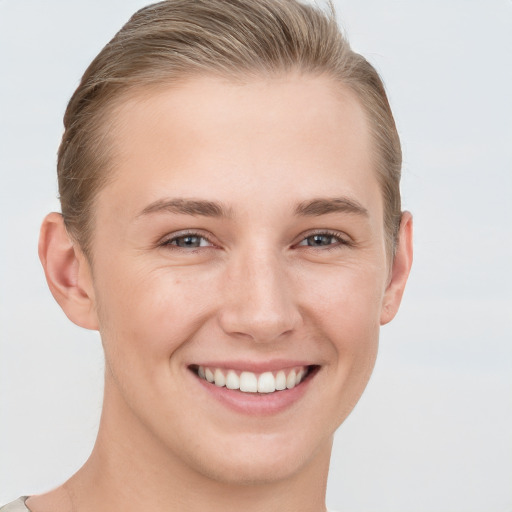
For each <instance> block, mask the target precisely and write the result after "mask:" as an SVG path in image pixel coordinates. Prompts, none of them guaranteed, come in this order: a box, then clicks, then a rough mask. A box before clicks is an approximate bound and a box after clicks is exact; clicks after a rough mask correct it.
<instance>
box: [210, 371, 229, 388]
mask: <svg viewBox="0 0 512 512" xmlns="http://www.w3.org/2000/svg"><path fill="white" fill-rule="evenodd" d="M213 375H214V377H215V385H216V386H219V388H221V387H223V386H225V385H226V378H225V377H224V374H223V373H222V371H221V370H219V369H218V368H217V369H216V370H215V373H214V374H213Z"/></svg>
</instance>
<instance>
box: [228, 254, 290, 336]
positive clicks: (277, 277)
mask: <svg viewBox="0 0 512 512" xmlns="http://www.w3.org/2000/svg"><path fill="white" fill-rule="evenodd" d="M226 282H227V283H229V284H228V286H229V288H230V289H229V291H227V292H228V293H226V296H228V297H229V299H228V300H227V301H226V302H225V303H224V304H223V306H222V311H221V324H222V327H223V329H224V330H225V331H226V332H227V333H229V334H238V335H246V336H249V337H250V338H252V339H253V340H254V341H258V342H266V341H274V340H276V339H277V338H279V337H280V336H281V335H283V334H286V333H289V332H291V331H292V330H293V329H294V328H296V326H297V324H298V322H299V321H300V314H299V311H298V309H297V306H296V304H295V303H294V296H293V292H292V289H291V285H292V283H290V279H289V276H288V272H286V262H285V261H284V259H283V258H282V257H280V255H278V254H276V253H275V252H273V251H271V250H268V249H263V248H260V250H255V251H247V252H244V253H243V254H242V253H241V254H240V255H239V256H238V257H237V258H236V260H235V261H232V262H231V265H230V269H229V278H228V279H227V280H226Z"/></svg>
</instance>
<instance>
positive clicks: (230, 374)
mask: <svg viewBox="0 0 512 512" xmlns="http://www.w3.org/2000/svg"><path fill="white" fill-rule="evenodd" d="M189 369H190V370H191V371H192V372H193V373H194V374H195V375H196V376H197V377H198V378H199V379H201V380H202V381H205V383H209V384H212V385H214V386H216V387H217V388H227V389H228V390H232V391H238V392H241V393H246V394H251V395H265V396H268V395H271V394H278V393H279V394H280V393H281V392H283V391H289V390H292V389H294V388H296V387H297V386H299V385H300V384H302V383H303V382H305V381H306V380H308V379H310V378H312V376H313V375H314V374H315V373H316V371H318V369H319V366H317V365H306V366H294V367H290V368H283V369H280V370H274V371H264V372H261V373H256V372H252V371H249V370H238V369H229V368H219V367H213V366H202V365H190V366H189Z"/></svg>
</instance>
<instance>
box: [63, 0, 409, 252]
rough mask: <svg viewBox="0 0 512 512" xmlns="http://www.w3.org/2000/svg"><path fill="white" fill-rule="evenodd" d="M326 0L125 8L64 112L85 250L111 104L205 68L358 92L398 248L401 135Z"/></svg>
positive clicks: (70, 179)
mask: <svg viewBox="0 0 512 512" xmlns="http://www.w3.org/2000/svg"><path fill="white" fill-rule="evenodd" d="M330 5H331V8H330V10H329V11H328V12H324V11H322V10H321V9H319V8H317V7H314V6H312V5H310V4H306V3H301V2H299V1H297V0H165V1H163V2H160V3H156V4H153V5H149V6H147V7H145V8H143V9H141V10H139V11H138V12H136V13H135V14H134V15H133V16H132V17H131V19H130V20H129V21H128V22H127V23H126V25H124V26H123V27H122V29H121V30H120V31H119V32H118V33H117V34H116V35H115V36H114V38H113V39H112V40H111V41H110V42H109V43H108V44H107V45H106V46H105V47H104V48H103V49H102V50H101V52H100V53H99V54H98V56H97V57H96V58H95V59H94V60H93V61H92V63H91V64H90V66H89V67H88V68H87V70H86V71H85V73H84V75H83V77H82V79H81V82H80V84H79V86H78V88H77V89H76V91H75V92H74V94H73V96H72V97H71V100H70V101H69V104H68V107H67V109H66V113H65V116H64V128H65V131H64V134H63V137H62V142H61V145H60V148H59V152H58V164H57V172H58V182H59V194H60V200H61V206H62V215H63V217H64V221H65V224H66V227H67V229H68V231H69V233H70V235H71V236H72V237H73V238H74V239H75V240H76V241H77V243H78V244H79V245H80V246H81V248H82V250H83V251H84V253H85V254H86V255H87V256H89V257H91V254H90V244H91V233H92V231H93V228H94V204H95V198H96V197H97V194H98V192H99V191H100V190H101V189H102V187H104V186H105V184H106V183H107V182H108V180H109V179H110V178H111V177H112V176H113V169H114V167H115V155H114V153H113V151H112V147H113V144H112V138H111V137H112V135H113V134H112V132H113V131H114V130H113V126H114V124H115V115H113V113H114V112H115V109H116V107H117V106H119V105H120V104H121V103H122V102H123V100H126V98H127V97H128V95H129V94H131V93H133V92H136V91H137V90H139V89H143V88H147V87H150V86H159V85H168V84H169V85H170V84H174V83H179V82H181V81H184V80H186V79H188V78H192V77H194V76H201V75H214V76H216V75H218V76H221V77H226V78H232V79H233V80H238V79H242V80H248V79H251V78H252V77H262V76H263V77H272V76H274V75H275V76H280V75H282V74H283V73H287V72H298V73H302V74H307V75H325V76H328V77H330V78H332V79H333V80H334V81H335V82H336V83H339V85H340V88H343V87H345V88H349V89H350V90H351V91H352V92H353V93H355V96H356V97H357V98H358V100H359V101H360V103H361V105H362V107H363V109H364V112H365V114H366V116H367V119H368V122H369V123H368V124H369V126H370V131H371V136H372V142H373V144H374V151H373V154H372V157H373V162H374V167H375V173H376V176H377V179H378V181H379V184H380V186H381V190H382V194H383V199H384V229H385V233H386V237H387V244H388V249H389V252H390V254H393V253H394V248H395V245H396V240H397V236H398V229H399V224H400V219H401V204H400V171H401V160H402V157H401V148H400V140H399V137H398V134H397V130H396V127H395V122H394V119H393V115H392V113H391V109H390V107H389V103H388V100H387V96H386V92H385V90H384V86H383V83H382V81H381V79H380V77H379V75H378V73H377V72H376V70H375V69H374V68H373V67H372V66H371V64H369V63H368V62H367V60H366V59H365V58H364V57H362V56H361V55H359V54H357V53H355V52H354V51H352V49H351V48H350V46H349V44H348V42H347V40H346V39H345V37H344V36H343V34H342V32H341V30H340V29H339V27H338V25H337V22H336V17H335V13H334V9H333V7H332V4H330ZM141 172H143V171H141Z"/></svg>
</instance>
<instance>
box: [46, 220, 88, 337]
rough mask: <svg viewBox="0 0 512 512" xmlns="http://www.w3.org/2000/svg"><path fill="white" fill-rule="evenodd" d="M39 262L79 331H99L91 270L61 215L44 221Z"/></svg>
mask: <svg viewBox="0 0 512 512" xmlns="http://www.w3.org/2000/svg"><path fill="white" fill-rule="evenodd" d="M39 259H40V260H41V263H42V265H43V268H44V273H45V275H46V281H47V283H48V286H49V288H50V291H51V292H52V295H53V296H54V298H55V300H56V301H57V302H58V303H59V305H60V307H61V308H62V310H63V311H64V313H65V314H66V316H67V317H68V318H69V319H70V320H71V321H72V322H73V323H75V324H76V325H79V326H80V327H84V328H86V329H95V330H97V329H98V321H97V317H96V308H95V300H94V288H93V282H92V274H91V268H90V265H89V262H88V260H87V258H86V257H85V255H84V253H83V252H82V251H81V249H80V247H78V244H76V243H75V242H74V241H73V240H72V239H71V238H70V236H69V234H68V232H67V229H66V226H65V225H64V219H63V218H62V215H61V214H60V213H50V214H49V215H47V216H46V217H45V219H44V221H43V224H42V226H41V233H40V236H39Z"/></svg>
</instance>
